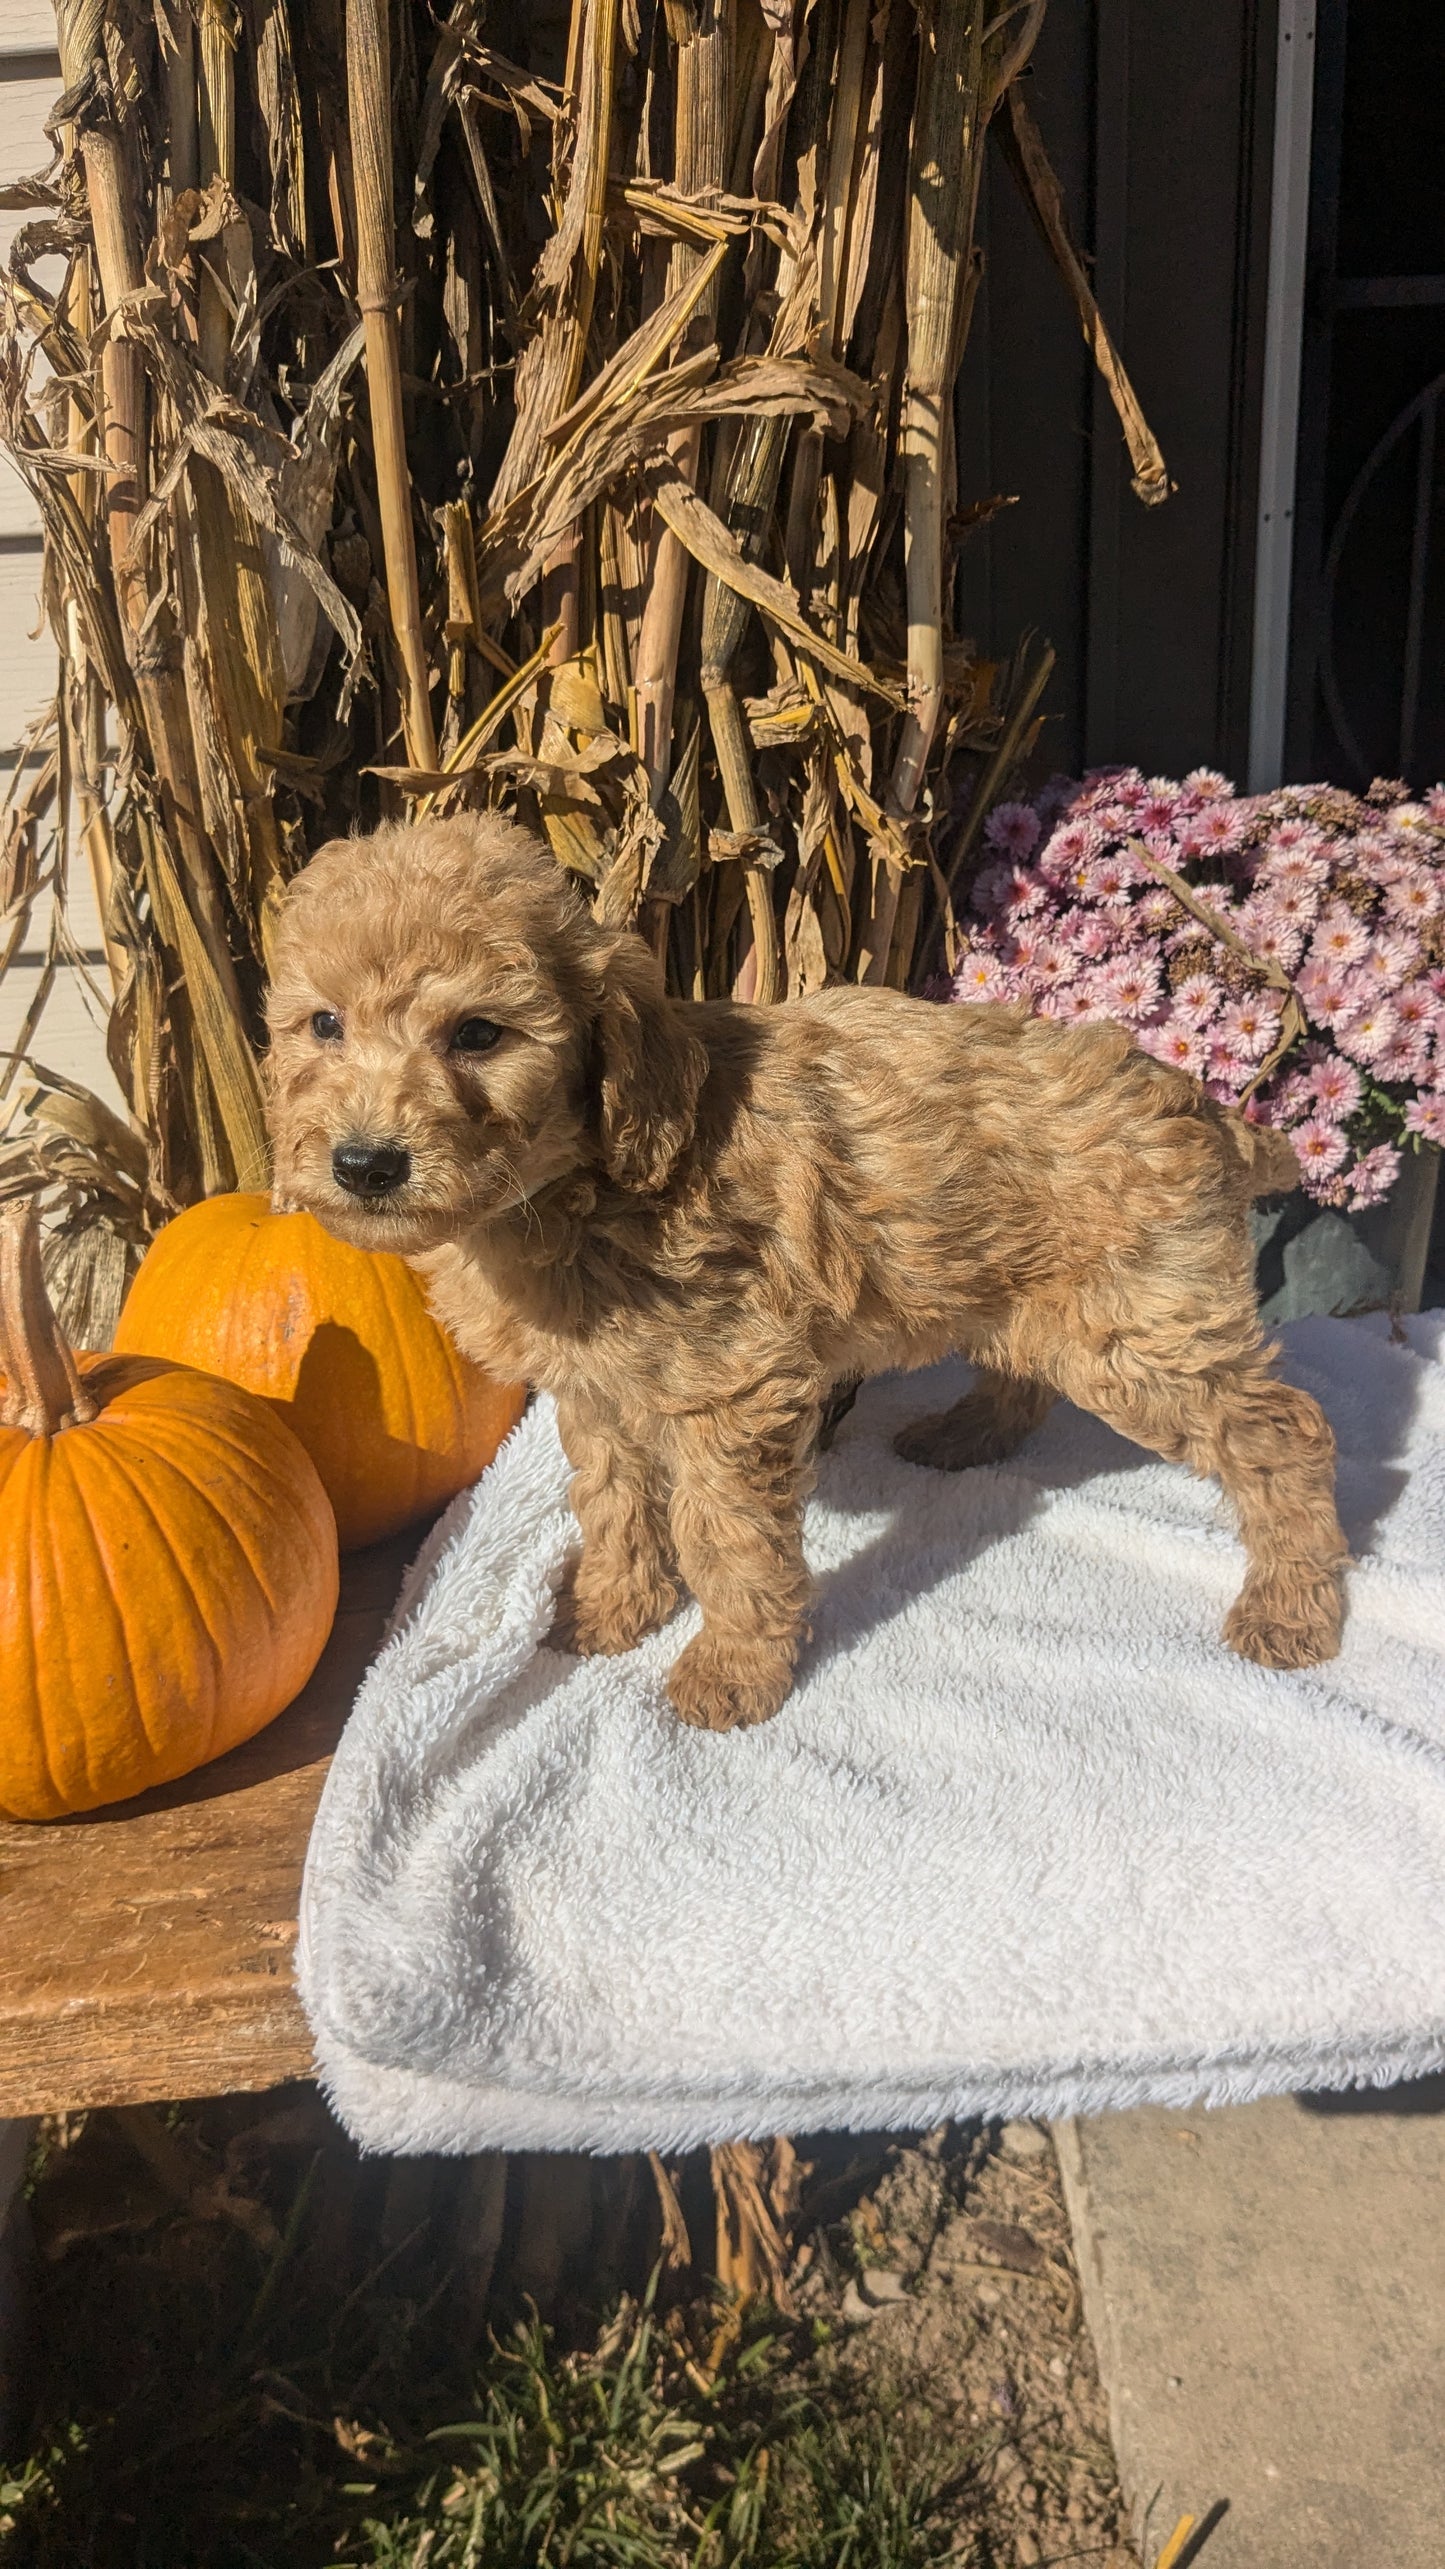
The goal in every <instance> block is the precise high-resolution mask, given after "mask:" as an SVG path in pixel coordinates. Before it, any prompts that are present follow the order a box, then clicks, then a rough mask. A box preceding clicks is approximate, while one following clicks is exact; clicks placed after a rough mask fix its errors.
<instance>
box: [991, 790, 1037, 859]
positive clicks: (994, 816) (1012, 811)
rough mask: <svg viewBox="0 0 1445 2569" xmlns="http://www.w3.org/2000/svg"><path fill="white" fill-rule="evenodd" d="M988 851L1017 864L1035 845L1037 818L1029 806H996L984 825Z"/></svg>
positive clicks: (1021, 804)
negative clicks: (1012, 860) (1008, 858)
mask: <svg viewBox="0 0 1445 2569" xmlns="http://www.w3.org/2000/svg"><path fill="white" fill-rule="evenodd" d="M983 834H984V837H985V838H986V839H987V841H988V843H989V846H990V847H996V848H997V849H998V850H999V851H1000V853H1001V854H1002V855H1004V856H1011V857H1013V858H1014V859H1015V861H1017V860H1018V859H1020V858H1021V857H1025V856H1029V855H1031V854H1032V852H1033V850H1034V848H1035V847H1036V846H1037V845H1038V838H1039V816H1038V814H1037V812H1036V811H1035V810H1034V808H1033V805H1032V804H1031V803H996V804H995V805H994V808H993V810H992V811H991V812H990V814H989V816H988V819H987V820H986V821H985V822H984V825H983Z"/></svg>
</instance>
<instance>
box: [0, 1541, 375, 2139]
mask: <svg viewBox="0 0 1445 2569" xmlns="http://www.w3.org/2000/svg"><path fill="white" fill-rule="evenodd" d="M418 1539H419V1538H418V1536H417V1535H416V1534H415V1533H412V1534H410V1535H404V1536H402V1537H401V1538H400V1540H399V1541H398V1542H395V1543H391V1544H381V1545H378V1546H377V1547H376V1548H375V1550H373V1551H371V1552H365V1553H357V1554H354V1555H353V1556H352V1557H351V1559H350V1560H348V1561H345V1562H343V1564H342V1594H341V1604H340V1608H339V1610H338V1613H337V1617H336V1624H335V1628H334V1630H333V1632H332V1635H331V1639H330V1641H329V1643H328V1644H327V1648H326V1652H325V1656H324V1657H323V1659H322V1661H321V1664H320V1666H319V1668H318V1669H317V1671H316V1674H315V1676H314V1677H313V1678H312V1680H311V1683H310V1685H309V1686H308V1687H307V1688H306V1689H305V1692H304V1693H303V1694H301V1695H299V1696H298V1697H297V1700H296V1702H295V1703H294V1704H293V1705H292V1706H291V1708H290V1710H289V1711H288V1712H285V1713H283V1714H282V1715H281V1716H280V1718H279V1720H277V1721H275V1722H273V1723H271V1725H270V1727H269V1728H268V1729H266V1730H264V1731H262V1732H261V1733H260V1734H259V1736H258V1737H257V1738H255V1739H253V1740H249V1741H247V1742H246V1744H245V1746H244V1747H242V1748H238V1749H234V1750H233V1751H232V1753H231V1755H230V1756H229V1757H224V1758H220V1759H218V1760H217V1762H216V1764H215V1765H214V1766H208V1767H203V1768H202V1769H201V1770H200V1771H199V1773H197V1774H195V1775H190V1776H187V1777H185V1778H184V1780H183V1781H182V1782H181V1783H179V1784H173V1785H168V1786H166V1787H165V1788H164V1789H163V1790H161V1791H159V1792H155V1793H147V1794H143V1795H142V1796H140V1797H139V1798H138V1799H137V1800H136V1801H133V1802H127V1803H123V1804H120V1805H117V1806H116V1807H115V1808H114V1809H112V1810H108V1811H99V1812H94V1813H90V1814H87V1815H86V1816H85V1817H84V1818H80V1819H74V1820H62V1821H58V1822H55V1823H53V1824H51V1825H50V1826H47V1827H36V1826H26V1825H24V1824H23V1823H18V1822H15V1821H4V1820H0V2116H6V2115H24V2114H45V2113H56V2112H60V2111H64V2110H67V2109H73V2108H75V2107H79V2106H84V2105H127V2104H140V2103H145V2102H148V2101H154V2100H156V2099H158V2098H162V2097H173V2096H220V2095H228V2094H231V2093H233V2092H235V2091H237V2090H240V2089H247V2088H263V2087H274V2086H276V2085H278V2084H279V2083H280V2082H281V2080H283V2079H287V2078H301V2077H305V2076H306V2075H307V2074H308V2072H309V2071H310V2068H311V2043H310V2038H309V2035H308V2033H307V2030H306V2023H305V2019H304V2017H303V2016H302V2013H301V2008H300V2003H299V2001H298V1999H297V1997H296V1992H295V1989H294V1987H293V1984H292V1978H291V1956H292V1951H293V1948H294V1945H295V1941H296V1915H297V1903H298V1897H299V1893H300V1887H301V1867H302V1863H303V1860H304V1858H305V1854H306V1842H307V1839H308V1837H309V1835H310V1831H311V1821H312V1817H313V1815H314V1813H315V1810H316V1804H317V1801H318V1798H319V1796H320V1792H321V1786H322V1781H323V1779H324V1777H325V1774H326V1769H327V1766H328V1765H329V1763H330V1759H331V1752H332V1750H333V1748H334V1747H335V1745H336V1741H337V1739H338V1737H339V1736H340V1732H341V1728H342V1725H343V1723H344V1721H345V1719H346V1716H347V1713H348V1712H349V1711H350V1709H351V1703H352V1699H353V1697H354V1695H355V1692H356V1688H357V1684H358V1682H359V1680H360V1678H361V1675H362V1672H363V1670H364V1669H365V1667H366V1665H367V1662H368V1661H369V1660H370V1659H371V1657H372V1655H373V1653H374V1652H375V1649H376V1646H377V1643H378V1642H379V1640H380V1638H381V1633H382V1629H383V1626H384V1624H385V1621H386V1617H387V1614H388V1613H389V1611H390V1608H391V1605H392V1602H393V1600H394V1598H395V1596H396V1592H397V1589H398V1587H399V1585H400V1582H401V1574H402V1571H403V1568H404V1567H405V1564H406V1562H407V1561H408V1560H409V1559H410V1558H411V1556H412V1554H413V1552H414V1551H415V1549H416V1546H417V1542H418Z"/></svg>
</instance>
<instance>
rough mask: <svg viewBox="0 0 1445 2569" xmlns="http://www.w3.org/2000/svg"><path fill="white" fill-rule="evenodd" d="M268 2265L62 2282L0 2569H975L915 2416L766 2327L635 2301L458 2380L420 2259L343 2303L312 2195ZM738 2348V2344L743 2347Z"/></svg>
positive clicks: (169, 2240)
mask: <svg viewBox="0 0 1445 2569" xmlns="http://www.w3.org/2000/svg"><path fill="white" fill-rule="evenodd" d="M277 2209H278V2213H280V2214H281V2215H282V2216H283V2218H282V2221H281V2229H282V2237H281V2244H280V2246H279V2247H277V2248H275V2249H274V2250H272V2251H271V2252H270V2253H269V2254H268V2253H265V2252H263V2251H261V2250H259V2249H258V2248H257V2247H256V2246H255V2245H254V2244H253V2242H252V2240H251V2239H249V2238H248V2237H246V2236H244V2235H243V2234H242V2233H241V2232H240V2231H239V2230H237V2229H235V2228H227V2227H225V2226H223V2225H219V2224H217V2223H215V2222H205V2223H203V2222H199V2221H196V2220H193V2219H189V2218H187V2217H185V2216H184V2215H178V2216H176V2217H174V2218H171V2219H168V2220H164V2221H161V2222H160V2223H156V2222H154V2221H152V2222H151V2223H150V2224H149V2226H148V2227H146V2228H145V2229H144V2230H143V2231H132V2232H130V2233H121V2234H117V2235H115V2236H101V2237H93V2238H85V2239H83V2240H81V2241H80V2242H79V2243H78V2244H77V2245H72V2246H70V2247H69V2248H68V2249H67V2250H66V2252H65V2253H64V2255H62V2256H60V2257H59V2258H58V2259H57V2260H56V2261H55V2262H53V2263H52V2264H50V2265H49V2266H47V2267H45V2268H44V2269H43V2270H42V2276H41V2305H40V2310H39V2313H38V2332H37V2345H38V2352H39V2357H40V2367H39V2370H40V2379H39V2401H38V2410H37V2415H38V2421H39V2422H38V2424H37V2426H36V2428H35V2430H34V2433H33V2436H32V2439H31V2450H30V2452H29V2454H28V2455H27V2456H25V2457H24V2458H22V2459H21V2460H19V2461H18V2462H15V2463H13V2464H12V2465H11V2466H10V2467H8V2468H4V2467H0V2563H3V2565H4V2569H325V2564H353V2569H402V2564H407V2569H412V2564H421V2563H428V2564H431V2569H564V2564H572V2565H573V2569H744V2564H756V2565H757V2569H922V2564H924V2563H928V2562H932V2561H936V2560H939V2559H942V2558H945V2557H951V2558H955V2559H969V2560H977V2559H982V2558H983V2557H985V2556H986V2555H984V2554H981V2553H980V2552H978V2551H976V2550H975V2548H974V2547H973V2545H972V2544H971V2543H970V2542H968V2540H967V2538H966V2537H965V2538H964V2539H963V2541H962V2542H960V2541H959V2539H958V2537H957V2531H956V2529H957V2526H958V2523H959V2500H960V2497H961V2495H962V2492H961V2489H960V2487H959V2486H958V2484H953V2485H950V2480H949V2472H950V2467H951V2464H950V2456H949V2455H948V2454H947V2453H945V2452H944V2451H943V2449H942V2448H941V2446H940V2444H939V2442H938V2433H937V2428H936V2426H930V2425H929V2424H927V2423H926V2421H925V2422H920V2421H924V2420H925V2413H924V2411H923V2410H922V2409H921V2408H918V2409H913V2408H910V2407H909V2405H908V2404H907V2403H900V2404H899V2405H898V2406H897V2408H896V2410H895V2411H894V2412H892V2413H888V2414H884V2413H880V2411H879V2409H878V2407H877V2405H876V2403H875V2404H874V2405H873V2406H872V2407H871V2408H867V2409H862V2410H860V2411H858V2412H857V2413H854V2414H846V2413H843V2412H842V2411H840V2410H839V2409H838V2408H837V2407H836V2406H835V2405H834V2404H833V2402H832V2400H831V2399H830V2398H829V2397H828V2395H827V2394H826V2393H825V2391H824V2389H823V2385H822V2375H821V2370H820V2365H819V2355H820V2351H821V2350H820V2346H819V2343H818V2342H817V2340H816V2339H815V2337H814V2335H813V2334H812V2333H811V2332H810V2331H808V2330H805V2329H798V2328H792V2329H789V2328H786V2327H784V2326H783V2325H781V2324H780V2323H778V2322H777V2321H776V2320H773V2319H770V2318H769V2316H768V2315H767V2314H766V2313H763V2312H757V2313H754V2314H753V2315H751V2316H750V2317H749V2319H748V2320H747V2321H746V2322H745V2323H744V2324H743V2325H742V2326H741V2327H740V2328H738V2329H736V2331H735V2333H734V2334H733V2339H732V2343H731V2344H730V2346H729V2349H728V2352H727V2354H726V2357H725V2359H724V2360H723V2361H722V2362H721V2364H720V2365H719V2367H718V2370H717V2373H716V2377H715V2378H713V2377H712V2376H711V2375H710V2374H709V2371H708V2368H707V2356H706V2350H707V2348H708V2345H709V2343H710V2342H711V2341H713V2340H714V2339H715V2338H717V2337H718V2336H719V2332H718V2327H717V2323H718V2318H719V2313H718V2310H717V2308H716V2306H714V2305H708V2304H700V2305H698V2306H696V2307H695V2308H693V2309H692V2310H691V2311H684V2310H682V2309H678V2308H674V2309H670V2310H666V2311H659V2309H658V2308H657V2307H656V2306H655V2302H654V2299H653V2296H652V2295H651V2294H650V2293H649V2294H648V2295H647V2296H645V2297H644V2299H643V2300H642V2301H641V2302H637V2301H635V2300H630V2299H627V2298H626V2297H623V2298H622V2299H621V2300H619V2301H617V2302H615V2303H614V2306H613V2309H612V2312H611V2315H610V2317H608V2318H607V2319H606V2321H605V2323H604V2324H600V2325H599V2324H598V2323H597V2322H595V2321H594V2322H593V2323H592V2324H591V2325H590V2326H588V2325H586V2324H585V2323H583V2322H581V2321H578V2320H577V2319H576V2318H575V2317H574V2320H573V2324H572V2326H571V2328H570V2330H569V2332H568V2333H567V2334H566V2335H564V2336H559V2335H557V2334H555V2333H554V2332H553V2331H552V2330H550V2329H548V2328H545V2327H543V2326H542V2325H541V2323H540V2322H539V2321H538V2320H537V2318H536V2317H535V2315H532V2314H528V2315H525V2316H523V2317H522V2318H521V2319H519V2320H518V2321H516V2323H515V2324H514V2325H513V2326H512V2327H511V2328H510V2329H509V2330H507V2331H506V2332H504V2333H503V2334H502V2335H501V2336H500V2337H498V2338H488V2339H486V2340H485V2341H484V2342H483V2344H482V2345H481V2347H480V2349H477V2348H475V2347H473V2349H472V2351H471V2352H470V2353H469V2354H468V2353H459V2352H458V2348H459V2346H461V2345H462V2344H463V2342H464V2336H465V2332H464V2331H463V2330H462V2329H461V2327H460V2326H459V2324H458V2320H457V2305H456V2301H455V2295H454V2278H452V2277H451V2276H450V2275H449V2274H448V2273H447V2272H446V2271H445V2270H442V2271H437V2270H436V2269H434V2268H433V2267H430V2266H428V2264H427V2262H426V2251H425V2243H423V2245H422V2248H421V2249H420V2250H418V2247H417V2243H416V2242H415V2241H414V2240H408V2241H406V2242H404V2243H402V2246H401V2247H400V2248H398V2249H395V2250H393V2251H392V2253H391V2255H390V2256H389V2257H388V2258H386V2259H378V2260H377V2262H376V2263H375V2264H374V2266H373V2268H372V2270H371V2271H370V2272H368V2273H363V2274H361V2275H360V2276H359V2278H358V2279H357V2280H356V2281H355V2282H354V2283H352V2284H351V2285H350V2288H349V2289H346V2288H343V2282H342V2281H338V2280H337V2279H336V2277H335V2274H334V2273H331V2274H329V2273H328V2259H327V2254H326V2243H325V2236H324V2225H323V2224H322V2223H321V2222H320V2221H319V2220H317V2219H316V2218H315V2217H314V2214H313V2210H312V2207H311V2205H310V2202H309V2188H308V2184H307V2182H306V2178H305V2176H304V2175H300V2177H299V2181H298V2182H297V2184H296V2187H295V2191H294V2194H293V2195H292V2198H291V2200H290V2202H289V2205H280V2204H278V2206H277ZM729 2333H730V2332H729V2331H728V2330H727V2329H723V2330H722V2331H721V2333H720V2334H721V2339H722V2340H726V2339H727V2338H728V2336H729Z"/></svg>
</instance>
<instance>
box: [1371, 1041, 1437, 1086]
mask: <svg viewBox="0 0 1445 2569" xmlns="http://www.w3.org/2000/svg"><path fill="white" fill-rule="evenodd" d="M1370 1067H1371V1069H1372V1070H1373V1072H1374V1074H1375V1077H1376V1079H1383V1080H1387V1081H1390V1082H1397V1081H1404V1080H1408V1081H1411V1082H1413V1081H1415V1080H1418V1079H1423V1078H1424V1076H1425V1073H1426V1071H1427V1070H1428V1069H1429V1067H1430V1046H1429V1042H1428V1040H1427V1039H1426V1038H1425V1037H1424V1036H1423V1035H1404V1034H1400V1035H1396V1036H1395V1038H1394V1040H1393V1042H1392V1043H1388V1044H1386V1046H1385V1048H1384V1050H1383V1052H1379V1053H1377V1054H1376V1055H1375V1058H1374V1061H1373V1062H1372V1063H1371V1065H1370Z"/></svg>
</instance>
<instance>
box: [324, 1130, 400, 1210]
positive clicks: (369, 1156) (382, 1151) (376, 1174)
mask: <svg viewBox="0 0 1445 2569" xmlns="http://www.w3.org/2000/svg"><path fill="white" fill-rule="evenodd" d="M331 1174H332V1176H333V1177H334V1178H335V1180H336V1183H337V1185H338V1186H344V1187H345V1189H346V1192H347V1194H348V1195H356V1196H359V1197H360V1198H361V1200H362V1202H363V1203H364V1204H379V1203H380V1202H381V1201H382V1199H383V1197H384V1196H388V1195H395V1193H396V1191H397V1188H398V1187H400V1186H405V1184H406V1182H407V1179H408V1178H409V1177H410V1175H411V1153H410V1151H405V1150H403V1149H402V1147H401V1144H400V1143H399V1142H338V1143H337V1145H336V1148H335V1150H334V1151H333V1152H332V1154H331Z"/></svg>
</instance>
